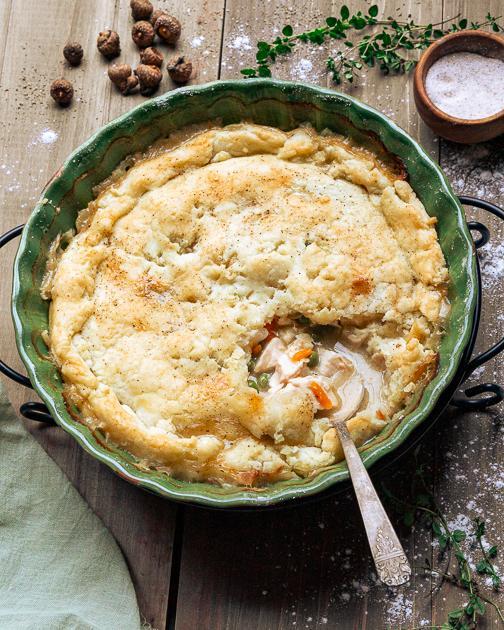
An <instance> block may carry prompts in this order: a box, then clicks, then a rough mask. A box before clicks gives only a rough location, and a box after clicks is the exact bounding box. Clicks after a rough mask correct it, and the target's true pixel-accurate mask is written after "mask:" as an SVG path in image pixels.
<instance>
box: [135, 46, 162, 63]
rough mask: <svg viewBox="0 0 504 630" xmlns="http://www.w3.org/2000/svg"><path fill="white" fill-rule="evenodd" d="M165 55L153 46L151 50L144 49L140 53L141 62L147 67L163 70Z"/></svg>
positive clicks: (150, 47)
mask: <svg viewBox="0 0 504 630" xmlns="http://www.w3.org/2000/svg"><path fill="white" fill-rule="evenodd" d="M163 59H164V57H163V54H162V53H161V52H160V51H159V50H158V49H157V48H154V47H152V46H149V48H144V49H143V50H141V51H140V62H141V63H143V64H145V65H147V66H157V67H158V68H161V66H162V64H163Z"/></svg>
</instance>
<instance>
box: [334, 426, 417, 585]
mask: <svg viewBox="0 0 504 630" xmlns="http://www.w3.org/2000/svg"><path fill="white" fill-rule="evenodd" d="M350 415H352V414H349V416H348V417H350ZM348 417H347V418H345V419H338V420H335V421H334V422H333V426H334V428H335V429H336V431H337V433H338V437H339V439H340V442H341V446H342V447H343V452H344V454H345V459H346V462H347V465H348V471H349V473H350V478H351V480H352V483H353V487H354V490H355V495H356V496H357V502H358V503H359V508H360V511H361V515H362V520H363V521H364V527H365V529H366V534H367V537H368V541H369V546H370V548H371V555H372V556H373V560H374V563H375V565H376V571H377V573H378V577H379V578H380V580H381V581H382V582H384V583H385V584H387V586H399V585H400V584H404V583H406V582H408V580H409V579H410V577H411V567H410V564H409V562H408V558H407V557H406V554H405V553H404V550H403V548H402V545H401V543H400V542H399V538H398V537H397V534H396V533H395V531H394V528H393V527H392V523H391V522H390V520H389V517H388V516H387V513H386V512H385V510H384V508H383V505H382V503H381V501H380V499H379V497H378V495H377V494H376V490H375V489H374V486H373V482H372V481H371V479H370V477H369V475H368V472H367V470H366V469H365V468H364V464H363V463H362V459H361V458H360V455H359V451H358V450H357V447H356V446H355V444H354V442H353V440H352V438H351V437H350V433H349V432H348V428H347V425H346V420H347V419H348Z"/></svg>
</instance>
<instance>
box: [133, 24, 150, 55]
mask: <svg viewBox="0 0 504 630" xmlns="http://www.w3.org/2000/svg"><path fill="white" fill-rule="evenodd" d="M131 37H132V38H133V41H134V42H135V44H136V45H137V46H138V47H139V48H147V47H148V46H150V45H151V44H152V42H153V41H154V28H153V26H152V24H151V23H150V22H147V21H146V20H142V21H141V22H135V24H133V28H132V29H131Z"/></svg>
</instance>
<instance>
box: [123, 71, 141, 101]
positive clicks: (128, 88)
mask: <svg viewBox="0 0 504 630" xmlns="http://www.w3.org/2000/svg"><path fill="white" fill-rule="evenodd" d="M137 87H138V77H137V76H135V75H134V74H131V75H130V76H129V77H128V78H127V79H126V82H125V83H122V84H121V85H120V86H119V89H120V90H121V92H122V93H123V94H124V96H127V95H128V94H131V93H132V92H134V91H135V90H136V89H137Z"/></svg>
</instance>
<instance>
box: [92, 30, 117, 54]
mask: <svg viewBox="0 0 504 630" xmlns="http://www.w3.org/2000/svg"><path fill="white" fill-rule="evenodd" d="M96 46H97V47H98V50H99V51H100V52H101V54H102V55H103V56H104V57H106V58H107V59H113V58H114V57H118V56H119V55H120V54H121V43H120V40H119V35H118V34H117V33H116V32H115V31H112V30H110V29H109V28H108V29H107V30H106V31H102V32H101V33H99V35H98V39H97V40H96Z"/></svg>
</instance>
